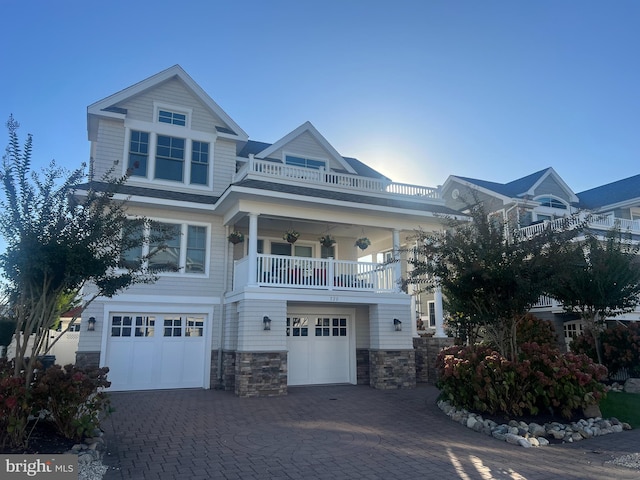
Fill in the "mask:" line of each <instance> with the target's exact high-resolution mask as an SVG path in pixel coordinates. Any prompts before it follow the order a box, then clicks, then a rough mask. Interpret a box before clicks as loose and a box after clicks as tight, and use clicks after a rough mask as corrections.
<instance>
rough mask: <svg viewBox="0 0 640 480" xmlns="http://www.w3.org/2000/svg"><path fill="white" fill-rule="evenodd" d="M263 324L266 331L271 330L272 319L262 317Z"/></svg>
mask: <svg viewBox="0 0 640 480" xmlns="http://www.w3.org/2000/svg"><path fill="white" fill-rule="evenodd" d="M262 323H263V325H264V329H265V330H271V319H270V318H269V317H267V316H266V315H265V316H264V317H262Z"/></svg>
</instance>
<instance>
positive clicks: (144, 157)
mask: <svg viewBox="0 0 640 480" xmlns="http://www.w3.org/2000/svg"><path fill="white" fill-rule="evenodd" d="M148 163H149V133H148V132H139V131H137V130H132V131H131V138H130V139H129V163H128V169H129V173H130V174H131V175H135V176H136V177H146V176H147V164H148Z"/></svg>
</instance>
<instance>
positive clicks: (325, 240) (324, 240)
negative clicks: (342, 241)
mask: <svg viewBox="0 0 640 480" xmlns="http://www.w3.org/2000/svg"><path fill="white" fill-rule="evenodd" d="M318 240H319V241H320V244H321V245H322V246H323V247H326V248H331V247H333V245H334V244H335V243H336V240H335V238H333V237H332V236H331V235H323V236H322V237H320V238H319V239H318Z"/></svg>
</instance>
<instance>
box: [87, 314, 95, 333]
mask: <svg viewBox="0 0 640 480" xmlns="http://www.w3.org/2000/svg"><path fill="white" fill-rule="evenodd" d="M95 329H96V317H89V324H88V325H87V330H88V331H90V332H93V331H94V330H95Z"/></svg>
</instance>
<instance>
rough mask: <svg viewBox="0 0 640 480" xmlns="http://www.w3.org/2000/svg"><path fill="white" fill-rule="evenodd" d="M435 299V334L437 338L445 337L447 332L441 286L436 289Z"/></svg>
mask: <svg viewBox="0 0 640 480" xmlns="http://www.w3.org/2000/svg"><path fill="white" fill-rule="evenodd" d="M433 300H434V302H435V307H436V333H435V335H434V336H435V337H437V338H445V337H446V336H447V334H446V333H444V312H443V309H442V290H440V287H436V288H435V289H434V291H433Z"/></svg>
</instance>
